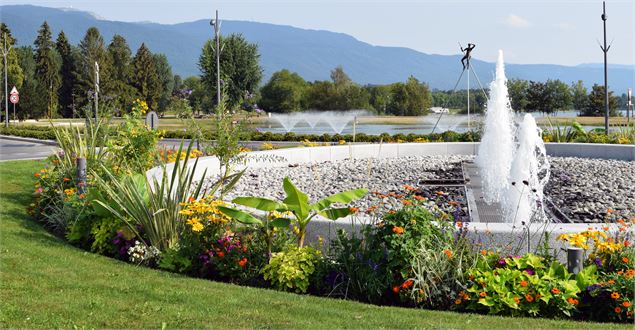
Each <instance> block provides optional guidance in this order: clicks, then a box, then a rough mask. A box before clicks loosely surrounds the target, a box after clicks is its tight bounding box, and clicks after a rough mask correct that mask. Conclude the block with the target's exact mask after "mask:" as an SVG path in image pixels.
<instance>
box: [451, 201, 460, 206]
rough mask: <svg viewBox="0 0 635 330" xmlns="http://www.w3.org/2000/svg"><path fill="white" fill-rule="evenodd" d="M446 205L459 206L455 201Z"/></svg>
mask: <svg viewBox="0 0 635 330" xmlns="http://www.w3.org/2000/svg"><path fill="white" fill-rule="evenodd" d="M448 204H450V205H452V206H459V202H457V201H449V202H448Z"/></svg>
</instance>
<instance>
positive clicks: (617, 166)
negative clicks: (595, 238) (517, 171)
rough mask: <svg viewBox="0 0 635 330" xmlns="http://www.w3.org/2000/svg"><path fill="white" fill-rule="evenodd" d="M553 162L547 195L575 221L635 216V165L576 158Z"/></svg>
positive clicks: (558, 158) (588, 221)
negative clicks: (610, 210)
mask: <svg viewBox="0 0 635 330" xmlns="http://www.w3.org/2000/svg"><path fill="white" fill-rule="evenodd" d="M550 162H551V178H550V179H549V182H548V183H547V186H546V187H545V195H547V196H549V198H551V200H552V201H553V202H554V204H555V205H556V206H557V207H559V208H560V210H561V211H562V212H563V213H564V214H565V215H566V216H568V217H569V218H571V219H572V220H573V221H574V222H586V223H596V222H604V221H605V219H609V220H612V221H615V220H617V219H624V220H628V219H630V218H633V217H635V162H626V161H619V160H604V159H586V158H572V157H570V158H560V157H552V158H550ZM609 209H612V210H613V212H612V213H611V214H608V213H607V211H608V210H609Z"/></svg>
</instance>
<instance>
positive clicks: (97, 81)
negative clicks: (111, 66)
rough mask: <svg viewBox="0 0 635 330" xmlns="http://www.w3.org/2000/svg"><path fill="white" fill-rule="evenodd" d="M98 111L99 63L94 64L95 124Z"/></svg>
mask: <svg viewBox="0 0 635 330" xmlns="http://www.w3.org/2000/svg"><path fill="white" fill-rule="evenodd" d="M98 111H99V63H97V62H95V123H97V118H98V115H97V113H98Z"/></svg>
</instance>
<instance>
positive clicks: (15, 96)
mask: <svg viewBox="0 0 635 330" xmlns="http://www.w3.org/2000/svg"><path fill="white" fill-rule="evenodd" d="M9 101H11V103H13V121H14V122H15V123H14V125H18V122H17V121H16V120H15V105H16V103H18V102H20V93H18V89H17V88H15V86H13V88H12V89H11V94H10V96H9ZM7 115H8V114H7Z"/></svg>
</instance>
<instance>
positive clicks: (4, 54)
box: [2, 32, 11, 127]
mask: <svg viewBox="0 0 635 330" xmlns="http://www.w3.org/2000/svg"><path fill="white" fill-rule="evenodd" d="M3 39H4V46H3V47H2V57H4V127H9V90H8V89H7V86H8V82H7V55H8V54H9V51H8V50H7V33H6V32H5V33H4V38H3ZM9 49H11V46H9Z"/></svg>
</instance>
